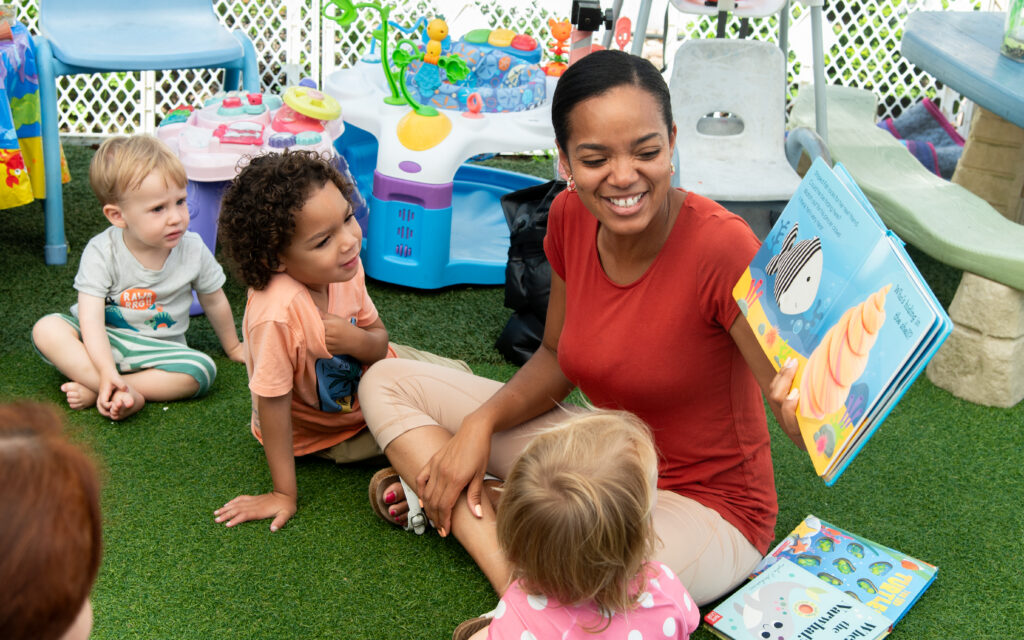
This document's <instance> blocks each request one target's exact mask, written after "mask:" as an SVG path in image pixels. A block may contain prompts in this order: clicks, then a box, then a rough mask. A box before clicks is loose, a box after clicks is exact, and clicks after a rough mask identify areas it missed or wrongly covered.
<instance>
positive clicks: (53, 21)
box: [33, 0, 260, 264]
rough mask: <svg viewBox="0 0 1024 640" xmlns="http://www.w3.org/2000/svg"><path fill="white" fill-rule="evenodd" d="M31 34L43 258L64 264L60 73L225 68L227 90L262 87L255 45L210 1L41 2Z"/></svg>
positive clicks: (249, 89)
mask: <svg viewBox="0 0 1024 640" xmlns="http://www.w3.org/2000/svg"><path fill="white" fill-rule="evenodd" d="M39 27H40V32H41V34H42V35H38V36H35V37H34V38H33V45H34V47H35V50H36V64H37V65H38V70H39V101H40V110H41V112H42V113H41V117H42V129H43V163H44V177H45V180H46V201H45V203H44V205H43V208H44V211H45V214H46V245H45V248H44V255H45V258H46V263H47V264H65V263H66V262H67V253H68V248H67V241H66V240H65V237H64V201H63V194H62V193H61V180H60V178H61V172H60V137H59V131H58V118H57V77H58V76H64V75H71V74H76V73H107V72H111V71H155V70H161V69H224V70H225V71H224V88H225V90H233V89H237V88H238V87H239V75H241V80H242V83H243V88H244V89H245V90H246V91H249V92H253V93H256V92H259V90H260V78H259V71H258V68H257V63H256V50H255V48H254V47H253V45H252V41H251V40H249V37H248V36H246V35H245V34H244V33H243V32H242V31H239V30H235V31H229V30H228V29H227V28H225V27H224V25H222V24H221V23H220V22H219V21H218V19H217V16H216V15H215V14H214V12H213V3H212V2H211V1H210V0H177V1H176V2H156V1H155V0H42V1H41V3H40V7H39Z"/></svg>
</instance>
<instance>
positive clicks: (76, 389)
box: [60, 380, 96, 409]
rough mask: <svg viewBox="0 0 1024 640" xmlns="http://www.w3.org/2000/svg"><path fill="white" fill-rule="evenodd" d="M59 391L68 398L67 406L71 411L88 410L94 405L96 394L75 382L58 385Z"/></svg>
mask: <svg viewBox="0 0 1024 640" xmlns="http://www.w3.org/2000/svg"><path fill="white" fill-rule="evenodd" d="M60 390H61V391H63V392H64V394H65V395H66V396H67V398H68V406H69V407H71V408H72V409H88V408H89V407H91V406H93V405H94V404H96V392H95V391H93V390H92V389H90V388H89V387H87V386H85V385H83V384H80V383H78V382H75V381H73V380H72V381H70V382H65V383H64V384H62V385H60Z"/></svg>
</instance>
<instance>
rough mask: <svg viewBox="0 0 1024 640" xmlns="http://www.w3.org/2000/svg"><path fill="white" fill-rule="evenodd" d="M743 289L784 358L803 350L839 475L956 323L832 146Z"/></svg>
mask: <svg viewBox="0 0 1024 640" xmlns="http://www.w3.org/2000/svg"><path fill="white" fill-rule="evenodd" d="M733 297H734V298H735V299H736V302H737V304H738V305H739V307H740V310H741V311H742V314H743V316H744V318H746V321H747V322H748V323H749V324H750V326H751V328H752V329H753V331H754V335H755V336H756V337H757V340H758V343H759V344H760V345H761V348H762V349H763V350H764V352H765V353H766V354H767V355H768V358H769V360H771V362H772V364H773V366H774V367H775V369H776V370H778V369H780V368H781V367H782V366H783V365H784V364H785V363H786V361H787V360H788V359H790V358H793V359H795V360H796V363H797V370H796V376H795V378H794V383H793V385H794V387H795V388H799V390H800V391H799V402H798V406H797V411H796V414H797V420H798V422H799V424H800V432H801V435H802V437H803V440H804V443H805V444H806V445H807V451H808V453H809V454H810V458H811V462H812V463H813V465H814V469H815V471H816V472H817V473H818V475H820V476H821V477H822V478H823V479H824V480H825V483H826V484H827V485H832V484H834V483H835V481H836V480H837V479H838V478H839V476H840V475H841V474H842V473H843V471H845V470H846V468H847V466H848V465H849V464H850V462H851V461H852V460H853V458H854V457H855V456H856V455H857V454H858V453H859V452H860V450H861V448H862V447H863V446H864V444H865V443H866V442H867V440H868V439H869V438H870V437H871V435H872V434H873V433H874V431H875V430H876V429H877V428H878V426H879V425H880V424H881V423H882V421H883V420H884V419H885V417H886V416H887V415H888V414H889V412H890V411H891V410H892V408H893V406H894V405H895V404H896V402H897V401H898V400H899V399H900V398H901V397H902V396H903V394H904V393H905V392H906V390H907V389H908V388H909V387H910V385H911V383H913V381H914V380H915V379H916V378H917V376H918V375H919V374H920V373H921V371H922V370H923V369H924V367H925V365H926V364H927V363H928V361H929V360H930V359H931V357H932V356H933V355H934V354H935V352H936V351H937V350H938V348H939V346H940V345H941V344H942V342H943V341H944V340H945V339H946V336H948V335H949V333H950V331H951V329H952V322H951V321H950V319H949V316H948V315H947V314H946V312H945V310H944V309H943V308H942V306H941V305H940V304H939V302H938V300H936V298H935V295H934V294H933V293H932V291H931V289H930V288H929V287H928V285H927V283H926V282H925V281H924V279H923V278H922V277H921V274H920V272H918V270H917V267H915V266H914V263H913V262H912V261H911V259H910V257H909V256H908V255H907V252H906V250H905V249H904V246H903V242H902V241H901V240H900V239H899V237H897V236H896V235H895V234H894V233H892V232H891V231H890V230H888V229H887V228H886V227H885V224H884V223H883V222H882V220H881V218H879V217H878V214H877V213H876V212H875V211H874V209H873V208H872V207H871V204H870V203H869V202H868V200H867V197H865V196H864V194H863V192H861V190H860V188H859V187H857V185H856V183H855V182H854V181H853V179H852V178H851V177H850V175H849V173H847V172H846V170H845V169H844V168H843V167H842V165H841V164H838V163H837V164H836V165H835V167H834V168H829V166H828V165H827V164H826V163H825V162H824V161H823V160H821V159H820V158H819V159H818V160H816V161H815V162H814V164H813V165H812V166H811V168H810V169H809V170H808V172H807V175H806V176H805V177H804V179H803V181H802V182H801V183H800V186H799V187H798V188H797V190H796V192H795V193H794V194H793V197H792V198H791V199H790V201H789V203H788V204H787V205H786V207H785V209H784V210H783V212H782V214H781V216H780V217H779V219H778V221H776V223H775V225H774V226H773V227H772V230H771V231H769V233H768V235H767V237H766V238H765V241H764V242H763V243H762V245H761V248H760V249H759V250H758V252H757V254H756V255H755V256H754V259H753V260H752V261H751V263H750V266H749V267H748V268H747V269H746V271H745V272H744V273H743V275H742V276H741V277H740V279H739V281H738V282H737V283H736V286H735V287H734V289H733Z"/></svg>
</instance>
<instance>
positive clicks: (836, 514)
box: [0, 147, 1024, 640]
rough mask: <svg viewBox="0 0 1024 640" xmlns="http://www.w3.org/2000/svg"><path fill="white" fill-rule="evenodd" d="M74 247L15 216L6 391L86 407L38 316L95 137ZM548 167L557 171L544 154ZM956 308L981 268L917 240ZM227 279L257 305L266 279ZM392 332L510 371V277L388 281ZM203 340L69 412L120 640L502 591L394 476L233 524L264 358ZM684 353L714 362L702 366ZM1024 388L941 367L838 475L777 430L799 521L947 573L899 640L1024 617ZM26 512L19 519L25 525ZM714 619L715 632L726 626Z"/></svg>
mask: <svg viewBox="0 0 1024 640" xmlns="http://www.w3.org/2000/svg"><path fill="white" fill-rule="evenodd" d="M67 154H68V160H69V162H70V166H71V171H72V175H73V177H74V180H73V182H72V183H71V184H69V185H67V186H66V187H65V211H66V217H67V232H68V237H69V242H70V244H71V249H70V252H69V260H68V264H67V265H66V266H62V267H48V266H46V265H44V264H43V257H42V256H43V252H42V244H43V220H42V210H41V207H40V205H39V204H31V205H28V206H25V207H21V208H18V209H13V210H7V211H4V212H3V213H2V215H3V219H4V226H3V230H2V231H0V238H2V240H0V246H2V251H0V265H2V267H3V273H4V274H5V278H4V280H5V282H4V285H3V295H2V298H0V300H2V304H0V336H2V341H0V349H2V351H0V353H2V358H0V380H2V381H3V383H2V387H0V399H3V400H13V399H15V398H29V399H34V400H41V401H45V402H51V403H54V404H58V405H61V406H64V407H65V408H66V405H65V404H63V395H62V394H61V393H60V392H59V390H58V386H59V385H60V384H61V382H62V378H61V376H60V374H59V373H58V372H57V371H56V370H54V369H52V368H51V367H49V366H48V365H46V364H44V363H43V362H42V360H40V359H39V357H38V356H37V355H36V354H35V353H34V351H33V349H32V346H31V344H30V341H29V331H30V329H31V326H32V324H33V323H34V322H35V320H36V319H37V318H39V317H40V316H42V315H44V314H46V313H50V312H53V311H66V309H67V307H68V306H69V305H70V304H71V303H72V302H73V301H74V299H75V293H74V291H73V289H72V286H71V282H72V279H73V278H74V274H75V271H76V270H77V266H78V258H79V256H80V254H81V250H82V248H83V247H84V246H85V243H86V242H87V241H88V239H89V238H90V237H91V236H92V235H94V234H95V233H97V232H98V231H100V230H101V229H102V228H103V227H104V226H105V221H104V219H103V217H102V215H101V214H100V212H99V208H98V206H97V204H96V201H95V199H94V198H93V196H92V194H91V193H90V192H89V189H88V184H87V180H86V174H87V163H88V160H89V159H90V157H91V150H89V149H87V148H80V147H69V148H68V149H67ZM520 166H522V167H523V168H525V169H526V170H529V171H532V172H534V173H536V174H537V175H541V176H544V177H547V176H549V175H550V164H548V163H544V162H523V163H515V162H513V163H511V164H506V165H503V168H513V169H515V168H517V167H520ZM912 254H913V257H914V259H915V260H916V261H917V263H918V266H919V267H920V269H921V271H922V272H923V273H924V275H925V277H926V278H927V279H928V280H929V282H930V283H931V285H932V287H933V288H934V289H935V291H936V294H937V295H938V297H939V298H940V300H941V301H942V302H943V303H944V304H946V305H948V303H949V301H950V300H951V299H952V296H953V292H954V291H955V289H956V285H957V283H958V281H959V275H960V274H959V272H957V271H955V270H953V269H950V268H948V267H946V266H944V265H942V264H940V263H937V262H935V261H934V260H931V259H930V258H928V257H927V256H924V255H922V254H920V253H918V252H914V251H912ZM225 290H226V292H227V294H228V297H229V299H230V300H231V301H232V304H233V306H234V309H235V319H236V321H239V322H240V320H241V309H242V303H243V297H244V292H243V290H242V288H241V287H240V286H239V285H238V284H237V283H236V282H235V280H234V279H233V278H229V282H228V284H227V285H226V286H225ZM370 294H371V296H372V297H373V299H374V301H375V302H376V304H377V306H378V308H379V309H380V312H381V316H382V318H383V320H384V323H385V324H386V326H387V327H388V329H389V330H390V332H391V336H392V339H393V340H395V341H398V342H402V343H405V344H410V345H413V346H416V347H420V348H423V349H427V350H430V351H434V352H436V353H440V354H442V355H446V356H451V357H457V358H462V359H465V360H466V361H468V362H469V363H470V365H471V366H472V367H473V370H474V371H475V372H477V373H479V374H482V375H486V376H490V377H494V378H498V379H507V378H508V377H509V376H510V375H511V374H512V373H513V372H514V371H515V367H513V366H511V365H509V364H507V363H505V362H504V361H503V360H502V358H501V356H500V355H499V354H498V353H497V351H495V350H494V348H493V346H492V345H493V343H494V340H495V339H496V338H497V336H498V333H499V332H500V331H501V329H502V327H503V326H504V323H505V321H506V319H507V318H508V315H509V313H510V312H509V311H508V310H507V309H504V308H503V307H502V304H503V297H504V293H503V290H502V288H501V287H475V286H474V287H469V286H460V287H452V288H449V289H446V290H442V291H439V292H422V291H415V290H411V289H406V288H402V287H397V286H392V285H386V284H380V283H373V282H371V285H370ZM188 338H189V342H190V344H192V345H193V346H195V347H197V348H200V349H203V350H205V351H207V352H208V353H211V354H212V355H213V356H214V357H215V359H216V361H217V366H218V368H219V375H218V378H217V380H216V382H215V383H214V387H213V389H212V391H211V393H210V394H209V395H208V396H207V397H205V398H202V399H200V400H194V401H182V402H175V403H168V404H151V405H149V406H148V407H146V409H145V410H144V411H143V412H142V413H141V414H139V415H138V416H136V417H133V418H132V419H130V420H128V421H126V422H124V423H112V422H110V421H109V420H105V419H103V418H102V417H100V416H99V415H98V414H97V413H96V411H95V410H89V411H70V410H67V411H66V414H67V418H68V422H69V428H70V429H71V430H72V431H73V435H74V437H75V438H76V439H78V440H79V441H81V442H83V443H84V444H86V445H87V446H89V447H90V448H91V449H92V450H93V451H94V452H95V453H96V455H97V456H98V458H99V459H100V460H101V462H102V466H103V470H104V482H105V485H104V492H103V510H104V518H105V527H104V535H105V544H106V548H105V554H104V560H103V566H102V569H101V572H100V576H99V580H98V582H97V584H96V588H95V592H94V598H93V604H94V608H95V615H96V626H95V630H94V632H93V637H94V638H96V639H98V640H106V639H114V638H117V639H130V638H212V637H225V638H238V639H242V638H253V639H257V638H259V639H268V638H388V637H394V638H432V639H441V638H447V637H450V635H451V630H452V629H453V628H454V627H455V625H456V624H458V623H459V622H460V621H462V620H463V619H465V618H469V617H472V616H475V615H478V614H479V613H481V612H483V611H487V610H489V609H490V608H492V607H493V606H494V604H495V602H496V598H495V596H494V595H493V593H492V592H491V589H490V587H489V585H488V584H487V581H486V580H485V579H484V578H483V576H482V574H481V573H480V572H479V570H478V569H477V568H476V567H475V565H474V564H473V562H472V560H471V559H470V558H469V556H468V555H467V554H466V553H465V552H463V551H462V549H461V548H460V547H459V545H458V543H457V542H455V541H454V540H442V539H440V538H438V537H437V536H436V535H434V534H428V535H425V536H422V537H416V536H413V535H410V534H407V533H405V532H403V531H401V530H399V529H396V528H394V527H390V526H388V525H385V524H384V523H383V522H381V521H380V520H378V519H377V518H376V517H375V516H374V515H373V513H372V511H371V510H370V507H369V504H368V503H367V498H366V488H367V484H368V482H369V478H370V475H371V474H372V473H373V471H374V470H375V469H374V468H373V467H372V466H368V465H353V466H350V467H340V466H335V465H332V464H330V463H328V462H325V461H321V460H301V461H299V462H298V464H297V469H296V473H297V476H298V485H299V491H300V497H299V505H298V507H299V511H298V513H297V514H296V515H295V517H293V518H292V520H291V521H290V522H289V523H288V524H287V525H286V526H285V528H283V529H282V530H281V531H279V532H277V533H274V534H271V533H270V532H269V529H268V527H269V521H263V522H256V523H247V524H244V525H241V526H239V527H237V528H234V529H226V528H224V527H223V526H222V525H217V524H215V523H214V522H213V510H214V508H216V507H217V506H219V505H221V504H223V503H224V502H225V501H227V500H229V499H231V498H233V497H234V496H236V495H238V494H239V493H243V492H245V493H259V492H263V491H266V490H268V489H269V488H270V486H271V484H270V477H269V472H268V470H267V466H266V462H265V459H264V457H263V451H262V449H261V448H260V446H259V444H258V443H257V442H256V441H255V439H253V437H252V436H251V435H250V434H249V431H248V419H249V395H248V391H247V388H246V376H245V369H244V367H243V366H242V365H239V364H235V363H232V362H230V361H228V360H227V359H226V358H225V357H224V356H223V354H222V353H221V351H220V347H219V344H218V343H217V340H216V338H215V336H214V335H213V332H212V330H211V329H210V327H209V324H208V323H207V322H206V320H205V318H202V317H199V318H195V319H193V323H192V326H191V328H190V329H189V334H188ZM680 366H699V365H697V364H696V363H685V362H684V363H681V364H680ZM1022 425H1024V403H1022V404H1021V405H1018V406H1017V407H1015V408H1013V409H993V408H986V407H981V406H977V405H973V404H969V403H966V402H963V401H960V400H957V399H955V398H953V397H952V396H951V395H949V394H948V393H947V392H945V391H943V390H941V389H937V388H936V387H934V386H933V385H932V384H931V383H930V382H928V381H927V380H926V379H925V378H924V377H923V376H922V378H921V379H919V380H918V381H917V382H916V383H915V384H914V386H913V387H912V388H911V389H910V391H909V392H908V393H907V395H906V396H905V397H904V398H903V400H902V401H901V402H900V404H899V405H897V407H896V408H895V409H894V410H893V412H892V414H891V415H890V416H889V418H888V419H887V420H886V422H885V424H884V425H883V426H882V428H881V429H879V431H878V432H877V433H876V434H875V436H874V437H873V439H872V441H871V442H870V443H869V444H868V445H867V446H866V447H865V448H864V451H863V452H862V453H861V454H860V456H859V457H858V458H857V460H856V461H855V462H854V463H853V464H852V465H851V466H850V468H849V469H848V470H847V471H846V473H845V474H844V476H843V477H842V478H841V479H840V480H839V482H838V483H837V484H836V486H834V487H832V488H827V487H825V486H824V484H823V483H822V482H821V480H819V479H818V478H817V476H815V475H814V473H813V470H812V468H811V465H810V462H809V460H808V459H807V457H806V454H804V453H802V452H800V451H797V450H796V449H795V448H794V447H793V446H792V444H790V443H789V441H788V440H787V439H786V438H785V437H784V436H782V434H781V432H780V431H779V430H778V428H777V427H775V425H774V424H772V425H771V430H772V439H773V444H774V447H773V458H774V461H775V476H776V486H777V489H778V493H779V501H780V513H779V519H778V525H777V527H776V532H777V533H778V534H779V535H785V534H786V533H787V532H788V531H789V530H790V529H791V528H792V527H794V526H795V525H796V524H797V523H798V522H799V521H800V520H801V519H802V518H803V517H804V516H805V515H807V514H808V513H813V514H815V515H817V516H819V517H822V518H824V519H826V520H828V521H830V522H832V523H834V524H836V525H839V526H841V527H844V528H846V529H849V530H851V531H854V532H856V533H859V534H862V535H864V536H867V537H868V538H871V539H874V540H875V541H877V542H880V543H883V544H887V545H889V546H892V547H895V548H897V549H900V550H903V551H905V552H907V553H910V554H911V555H914V556H916V557H918V558H920V559H922V560H926V561H929V562H932V563H934V564H937V565H938V566H939V576H938V579H937V580H936V582H935V584H934V585H933V586H932V587H931V588H930V589H929V590H928V592H926V593H925V595H924V597H923V598H922V599H921V601H920V602H918V603H917V604H916V605H915V606H914V608H913V609H911V610H910V612H909V613H908V614H907V617H906V618H904V620H903V621H901V622H900V624H899V625H898V626H897V628H896V630H895V632H894V634H893V636H892V637H893V638H929V639H930V638H954V637H970V638H1007V637H1018V636H1019V635H1020V634H1021V631H1020V629H1022V628H1024V604H1022V603H1024V598H1022V596H1021V593H1022V592H1024V571H1022V570H1021V565H1020V564H1019V558H1021V557H1024V542H1022V532H1024V512H1022V510H1021V508H1020V507H1019V505H1020V503H1021V501H1022V498H1024V473H1022V470H1021V469H1022V466H1021V461H1020V456H1021V453H1022V452H1024V430H1022V429H1021V426H1022ZM5 526H13V523H6V524H5ZM710 637H711V635H710V634H709V633H708V632H707V631H705V630H703V629H702V630H700V631H698V632H697V634H695V635H694V638H697V639H706V638H710Z"/></svg>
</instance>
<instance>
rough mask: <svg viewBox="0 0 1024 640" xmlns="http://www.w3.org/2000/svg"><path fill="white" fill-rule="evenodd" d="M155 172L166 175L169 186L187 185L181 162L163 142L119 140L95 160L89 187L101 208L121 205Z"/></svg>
mask: <svg viewBox="0 0 1024 640" xmlns="http://www.w3.org/2000/svg"><path fill="white" fill-rule="evenodd" d="M154 171H159V172H160V173H161V174H163V176H164V180H166V181H167V182H168V184H172V183H173V184H174V185H175V186H178V187H184V186H185V184H186V181H187V178H186V176H185V167H184V166H183V165H182V164H181V160H179V159H178V156H176V155H174V152H173V151H171V149H170V147H168V146H167V145H166V144H164V143H163V142H162V141H161V140H160V139H159V138H156V137H155V136H151V135H148V134H139V135H134V136H116V137H113V138H107V139H106V140H104V141H103V144H101V145H100V148H99V149H98V150H97V151H96V155H94V156H93V157H92V163H91V164H90V165H89V184H90V185H91V186H92V191H93V193H95V194H96V197H97V198H99V201H100V204H102V205H108V204H117V203H118V202H119V201H120V200H121V198H122V197H124V195H125V194H126V193H128V192H129V191H132V190H134V189H138V188H139V185H140V184H142V181H143V180H145V179H146V176H148V175H149V174H151V173H153V172H154Z"/></svg>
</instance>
